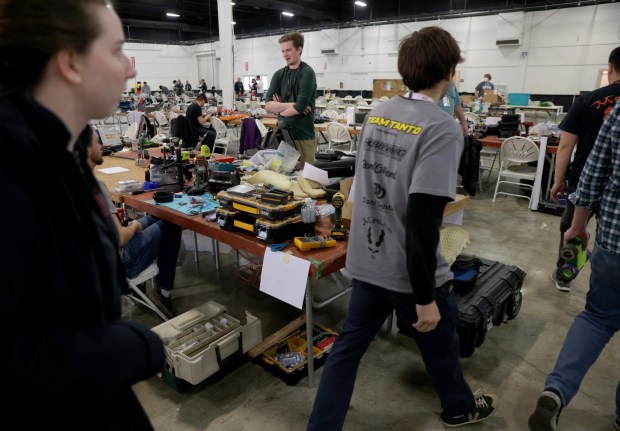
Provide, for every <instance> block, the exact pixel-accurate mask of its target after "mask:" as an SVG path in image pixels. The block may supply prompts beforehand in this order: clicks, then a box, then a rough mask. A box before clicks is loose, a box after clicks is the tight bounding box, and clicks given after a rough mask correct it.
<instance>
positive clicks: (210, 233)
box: [124, 192, 351, 387]
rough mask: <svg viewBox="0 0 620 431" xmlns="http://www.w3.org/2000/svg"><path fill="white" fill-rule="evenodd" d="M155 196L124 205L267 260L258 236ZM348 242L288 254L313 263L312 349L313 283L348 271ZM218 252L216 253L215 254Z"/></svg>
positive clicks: (308, 299)
mask: <svg viewBox="0 0 620 431" xmlns="http://www.w3.org/2000/svg"><path fill="white" fill-rule="evenodd" d="M152 198H153V197H152V192H147V193H144V194H141V195H135V196H133V195H126V196H124V203H125V205H127V206H130V207H132V208H136V209H138V210H141V211H144V212H146V213H148V214H152V215H154V216H155V217H159V218H161V219H163V220H167V221H169V222H171V223H175V224H177V225H179V226H181V227H183V228H186V229H190V230H192V231H194V232H197V233H200V234H201V235H205V236H207V237H210V238H212V239H214V240H215V241H219V242H223V243H225V244H228V245H230V246H231V247H233V248H235V249H238V250H244V251H246V252H248V253H251V254H253V255H255V256H263V255H264V254H265V249H266V248H267V247H268V244H267V243H266V242H264V241H261V240H259V239H258V238H256V236H255V235H252V234H249V233H245V232H237V231H228V230H223V229H221V228H220V227H219V225H218V224H217V223H216V222H210V221H207V220H206V219H205V218H204V217H202V216H201V215H195V216H190V215H185V214H183V213H181V212H179V211H175V210H173V209H170V208H168V207H165V206H159V205H157V204H155V202H154V201H153V200H152ZM347 245H348V241H343V242H337V243H336V246H335V247H331V248H325V249H321V250H311V251H307V252H302V251H300V250H299V249H297V247H295V246H292V245H291V246H289V247H287V248H286V249H285V250H284V251H285V252H287V253H288V252H290V253H291V254H292V255H293V256H297V257H299V258H301V259H305V260H309V261H310V270H309V273H308V281H307V283H306V293H305V303H304V307H305V309H306V310H305V311H306V313H305V314H306V334H307V340H306V341H307V343H308V346H311V345H312V336H313V328H314V321H313V310H312V306H313V304H317V303H316V302H315V301H314V297H313V295H312V285H311V283H310V280H312V279H319V278H324V277H325V276H327V275H332V274H334V275H335V273H336V272H337V271H338V270H340V269H341V268H344V265H345V260H346V254H347ZM214 252H215V251H214ZM350 290H351V287H350V286H341V289H340V290H339V291H338V292H336V293H335V294H333V295H331V296H330V297H329V298H327V299H324V300H323V301H321V302H320V303H319V306H323V305H326V304H328V303H329V302H332V301H334V300H336V299H338V298H340V297H342V296H343V295H345V294H346V293H348V292H349V291H350ZM313 385H314V355H313V352H312V349H309V351H308V386H309V387H312V386H313Z"/></svg>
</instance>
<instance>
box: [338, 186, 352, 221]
mask: <svg viewBox="0 0 620 431" xmlns="http://www.w3.org/2000/svg"><path fill="white" fill-rule="evenodd" d="M354 178H355V177H349V178H346V179H344V180H342V181H340V191H341V192H342V193H343V194H344V197H345V199H346V200H345V203H344V206H343V207H342V222H343V223H342V224H344V227H346V228H349V227H350V226H351V214H352V213H353V202H352V201H351V200H349V195H350V194H351V192H352V187H353V179H354ZM351 198H352V197H351Z"/></svg>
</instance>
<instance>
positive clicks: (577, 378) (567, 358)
mask: <svg viewBox="0 0 620 431" xmlns="http://www.w3.org/2000/svg"><path fill="white" fill-rule="evenodd" d="M590 265H591V267H592V270H591V274H590V290H589V291H588V294H587V296H586V306H585V310H584V311H582V312H581V313H579V314H578V315H577V317H576V318H575V320H574V321H573V324H572V326H571V327H570V329H569V331H568V333H567V334H566V338H565V339H564V345H563V346H562V349H561V350H560V354H559V356H558V359H557V361H556V364H555V368H554V369H553V371H552V372H551V374H549V376H547V379H546V381H545V389H553V390H554V391H555V392H557V393H559V395H560V398H561V399H562V405H564V406H566V405H568V403H570V401H571V400H572V399H573V397H574V396H575V394H576V393H577V390H579V386H580V384H581V381H582V380H583V378H584V376H585V375H586V373H587V372H588V370H589V369H590V367H591V366H592V365H593V364H594V362H596V360H597V359H598V357H599V355H600V353H601V352H602V351H603V349H604V348H605V345H607V343H608V342H609V340H610V339H611V338H612V337H613V336H614V334H615V333H616V332H618V330H619V329H620V254H618V253H614V252H611V251H609V250H605V249H603V248H601V247H599V246H598V244H597V245H595V246H594V250H593V252H592V256H591V258H590ZM616 417H617V418H619V419H620V382H618V386H617V388H616Z"/></svg>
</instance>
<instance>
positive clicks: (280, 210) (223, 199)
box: [217, 190, 304, 220]
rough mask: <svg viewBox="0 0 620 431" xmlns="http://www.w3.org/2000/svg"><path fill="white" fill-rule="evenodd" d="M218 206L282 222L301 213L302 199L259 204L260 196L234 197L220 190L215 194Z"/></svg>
mask: <svg viewBox="0 0 620 431" xmlns="http://www.w3.org/2000/svg"><path fill="white" fill-rule="evenodd" d="M217 199H218V202H219V203H220V205H221V206H222V207H224V208H226V209H230V210H237V211H242V212H245V213H247V214H250V215H253V216H256V217H259V218H265V219H267V220H284V219H286V218H288V217H292V216H295V215H297V214H300V213H301V207H302V205H303V203H304V201H303V200H302V199H299V198H293V199H292V200H291V201H290V202H288V203H285V204H272V203H267V202H261V195H260V194H251V195H247V196H242V195H236V194H234V193H228V192H227V191H225V190H222V191H221V192H219V193H218V194H217Z"/></svg>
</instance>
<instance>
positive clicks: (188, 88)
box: [185, 81, 192, 91]
mask: <svg viewBox="0 0 620 431" xmlns="http://www.w3.org/2000/svg"><path fill="white" fill-rule="evenodd" d="M185 91H192V84H190V83H189V81H185Z"/></svg>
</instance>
